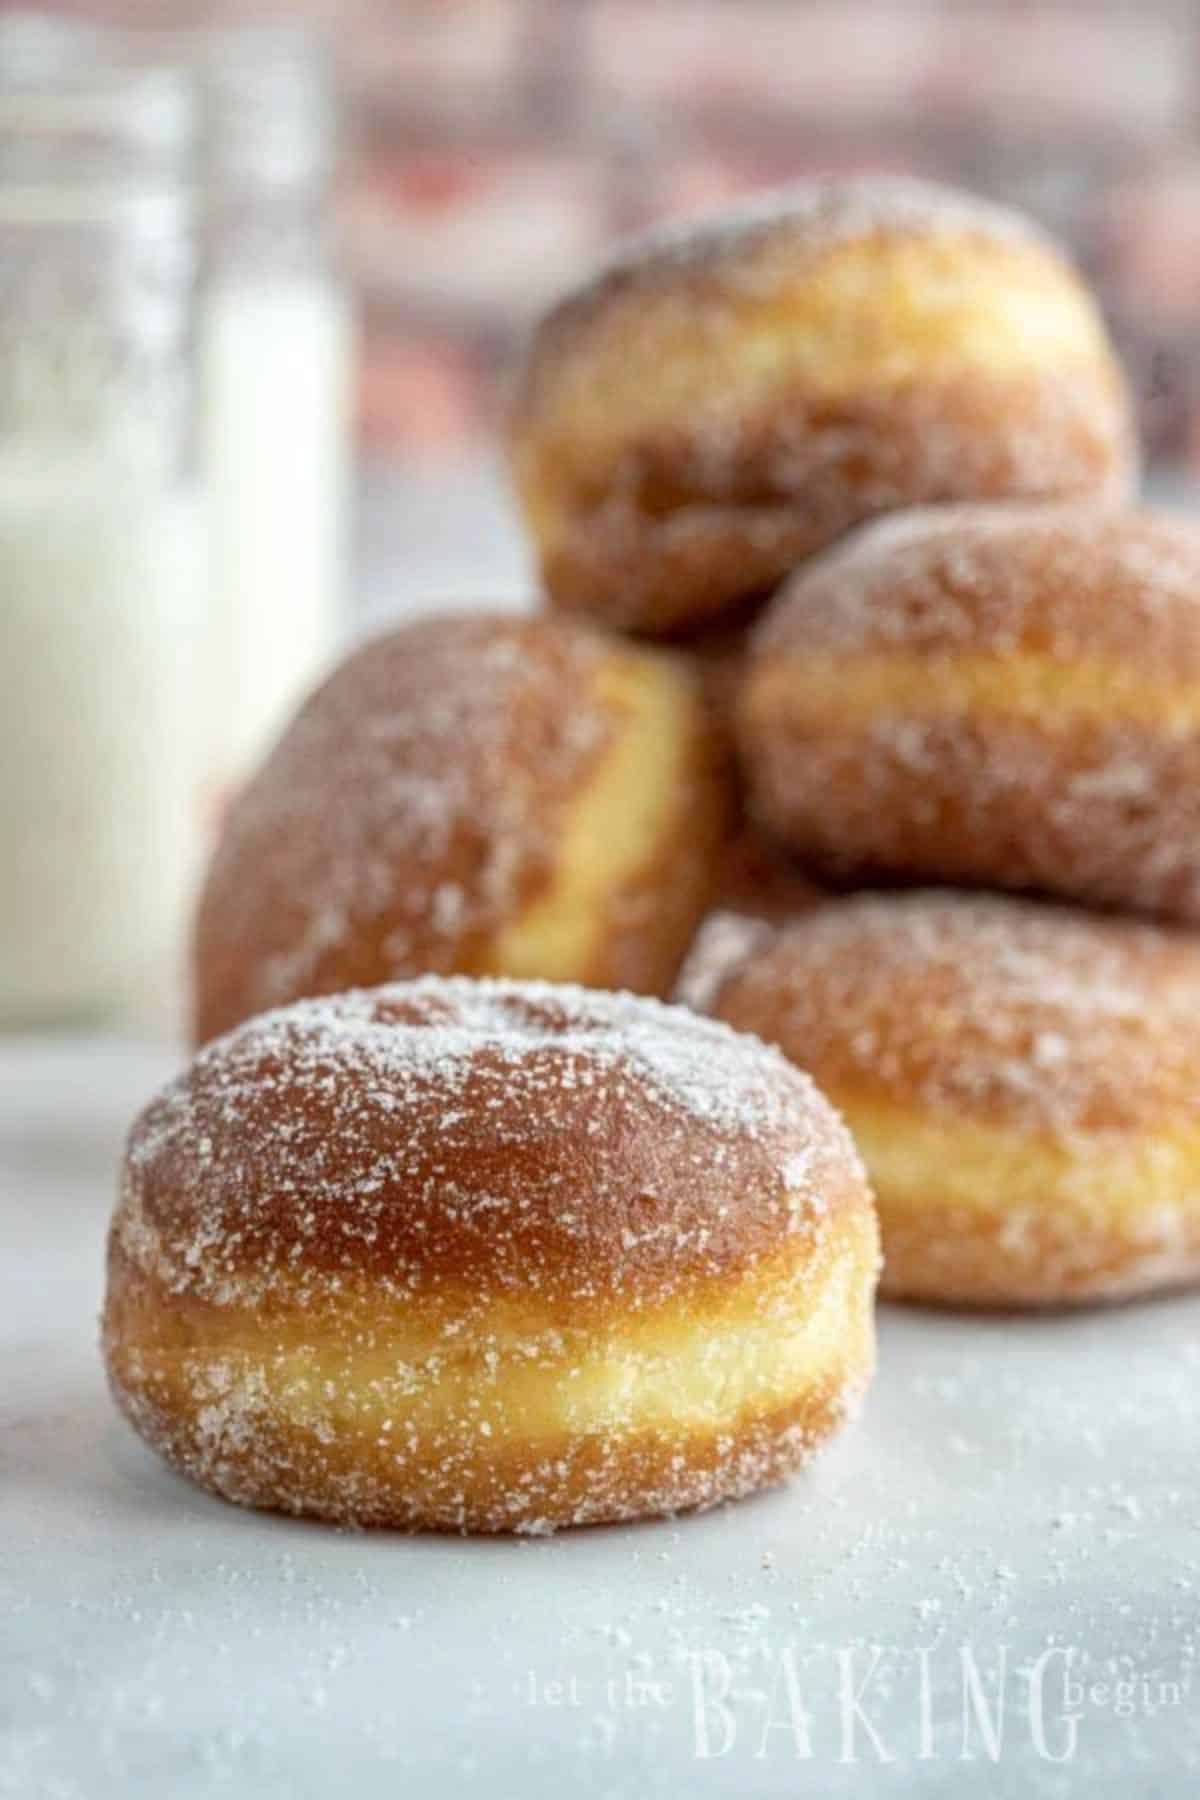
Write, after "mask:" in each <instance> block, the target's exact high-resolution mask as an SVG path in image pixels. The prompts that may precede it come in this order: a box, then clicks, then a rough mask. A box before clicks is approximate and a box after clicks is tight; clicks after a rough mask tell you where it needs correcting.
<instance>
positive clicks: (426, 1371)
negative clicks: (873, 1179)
mask: <svg viewBox="0 0 1200 1800" xmlns="http://www.w3.org/2000/svg"><path fill="white" fill-rule="evenodd" d="M877 1264H878V1247H877V1229H876V1225H875V1219H874V1210H873V1207H872V1204H871V1199H870V1193H869V1190H868V1188H867V1185H866V1181H865V1177H864V1175H863V1172H862V1168H861V1164H860V1163H859V1161H858V1159H857V1156H856V1155H855V1152H854V1149H853V1146H852V1144H851V1142H850V1139H849V1137H848V1135H847V1133H846V1132H845V1130H844V1128H843V1127H842V1125H841V1123H840V1121H839V1120H838V1119H837V1117H836V1115H835V1114H834V1113H833V1111H832V1109H831V1108H830V1107H829V1106H828V1105H827V1104H826V1102H825V1101H824V1100H823V1099H822V1098H821V1096H820V1095H819V1094H818V1093H817V1092H816V1090H815V1089H814V1088H813V1086H812V1084H811V1083H810V1082H808V1081H807V1079H806V1078H804V1077H802V1076H800V1075H799V1074H798V1072H797V1071H795V1070H794V1069H792V1068H791V1067H790V1066H789V1065H788V1064H787V1062H786V1061H785V1060H784V1059H783V1058H782V1057H781V1056H779V1055H778V1053H776V1052H774V1051H770V1050H767V1049H766V1048H765V1047H764V1046H763V1045H761V1044H759V1043H757V1042H756V1041H755V1040H753V1039H750V1038H746V1037H743V1036H740V1035H739V1034H736V1033H733V1032H730V1031H729V1030H728V1029H727V1028H726V1027H724V1026H721V1025H719V1024H717V1023H716V1022H714V1021H710V1020H702V1019H698V1018H695V1017H693V1016H692V1015H690V1014H689V1013H687V1012H685V1011H684V1010H682V1009H680V1008H668V1007H663V1006H660V1005H658V1004H657V1003H656V1002H653V1001H648V1000H638V999H635V998H634V997H632V996H629V995H611V994H602V993H595V992H587V991H585V990H582V989H577V988H568V987H554V986H550V985H547V984H540V983H515V982H490V981H489V982H472V981H469V980H465V979H463V978H454V979H449V980H446V979H441V978H437V977H429V978H427V979H425V980H423V981H420V982H414V983H411V984H408V985H398V986H394V987H390V988H383V989H377V990H373V991H371V992H357V993H351V994H344V995H339V996H336V997H334V998H332V999H327V1000H317V1001H303V1002H300V1003H299V1004H297V1005H296V1006H293V1007H290V1008H286V1009H283V1010H281V1011H279V1012H276V1013H272V1014H268V1015H265V1016H263V1017H260V1018H257V1019H253V1020H250V1021H248V1022H247V1023H246V1024H245V1025H243V1026H242V1027H240V1028H239V1029H238V1030H237V1031H235V1032H233V1033H231V1034H230V1035H229V1036H227V1037H225V1038H222V1039H219V1040H218V1041H217V1042H216V1043H214V1044H211V1045H210V1046H209V1047H208V1048H207V1049H206V1050H204V1051H202V1052H201V1053H200V1055H199V1056H198V1057H197V1059H196V1060H195V1062H194V1063H193V1064H192V1066H191V1068H190V1069H189V1070H188V1071H187V1072H186V1073H185V1074H184V1075H183V1076H181V1077H180V1078H179V1079H178V1080H177V1081H176V1082H174V1083H173V1084H172V1085H171V1086H170V1087H168V1088H167V1089H166V1090H164V1092H163V1093H162V1094H160V1095H159V1096H158V1098H157V1099H156V1100H154V1101H152V1102H151V1104H150V1106H149V1107H148V1108H147V1109H146V1111H145V1112H144V1113H143V1115H142V1117H141V1118H140V1119H139V1120H138V1122H137V1124H136V1125H135V1126H134V1128H133V1131H132V1133H131V1136H130V1141H129V1146H128V1151H127V1156H126V1162H125V1173H124V1180H123V1186H122V1193H121V1198H120V1202H119V1205H118V1208H117V1212H116V1215H115V1217H114V1221H113V1226H112V1231H111V1233H110V1241H109V1276H108V1291H107V1298H106V1304H105V1315H104V1326H103V1335H104V1347H105V1355H106V1359H107V1364H108V1369H109V1375H110V1379H111V1382H112V1385H113V1389H114V1393H115V1395H116V1397H117V1400H118V1404H119V1405H120V1406H121V1408H122V1410H123V1411H124V1412H125V1413H126V1415H127V1416H128V1417H129V1419H130V1420H131V1422H132V1423H133V1424H134V1426H135V1428H136V1429H137V1430H138V1431H139V1432H140V1433H141V1434H142V1435H143V1436H144V1437H145V1438H146V1439H147V1441H148V1442H150V1443H151V1444H152V1445H153V1446H154V1447H155V1448H156V1449H157V1450H158V1451H159V1452H160V1453H161V1454H162V1455H164V1456H165V1457H166V1458H167V1459H168V1460H169V1461H171V1462H172V1463H174V1464H175V1465H176V1466H177V1467H179V1468H180V1469H182V1470H183V1471H184V1472H185V1473H187V1474H189V1475H191V1476H192V1477H193V1478H194V1479H196V1480H197V1481H199V1482H201V1483H202V1484H203V1485H205V1486H208V1487H210V1488H212V1489H214V1490H215V1491H216V1492H218V1493H220V1494H222V1495H224V1496H225V1497H226V1498H229V1499H232V1500H236V1501H239V1502H241V1503H243V1504H247V1505H254V1506H263V1507H269V1508H279V1509H282V1510H286V1511H290V1512H297V1513H311V1514H314V1515H316V1516H320V1517H324V1518H330V1519H335V1520H338V1521H341V1522H344V1523H355V1524H391V1525H398V1526H403V1527H410V1528H411V1527H429V1528H432V1529H445V1530H464V1531H510V1530H524V1531H545V1530H551V1529H554V1528H555V1527H556V1526H559V1525H564V1524H572V1523H590V1522H595V1521H599V1520H605V1519H623V1518H634V1517H638V1516H641V1515H644V1514H653V1513H662V1512H671V1511H675V1510H678V1509H680V1508H684V1507H692V1506H699V1505H711V1504H714V1503H715V1502H717V1501H718V1500H721V1499H724V1498H728V1497H731V1496H733V1495H735V1494H740V1493H745V1492H749V1491H750V1490H751V1489H752V1488H755V1487H758V1486H760V1485H762V1484H763V1483H765V1482H769V1481H773V1480H777V1479H779V1478H780V1477H781V1476H782V1475H783V1474H785V1473H786V1472H787V1471H788V1470H789V1469H791V1468H794V1467H796V1466H798V1464H800V1463H801V1462H803V1461H804V1460H805V1459H806V1458H807V1456H808V1455H810V1454H811V1453H812V1451H813V1450H814V1449H815V1448H816V1447H817V1446H818V1444H819V1443H820V1442H821V1441H823V1439H824V1438H825V1436H827V1435H828V1433H829V1432H830V1431H831V1430H832V1429H833V1428H834V1427H835V1425H836V1424H837V1423H838V1422H840V1420H841V1419H842V1418H843V1417H844V1416H845V1415H846V1414H847V1412H849V1411H851V1410H852V1409H853V1407H854V1405H855V1403H856V1401H857V1399H858V1396H859V1394H860V1393H861V1391H862V1389H863V1387H864V1386H865V1383H866V1381H867V1379H868V1377H869V1375H870V1372H871V1368H872V1366H873V1334H872V1322H871V1297H872V1293H873V1289H874V1284H875V1277H876V1273H877Z"/></svg>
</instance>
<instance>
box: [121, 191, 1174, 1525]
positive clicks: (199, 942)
mask: <svg viewBox="0 0 1200 1800" xmlns="http://www.w3.org/2000/svg"><path fill="white" fill-rule="evenodd" d="M511 448H512V460H513V469H514V476H515V484H516V489H517V493H518V496H519V501H520V505H521V508H522V511H523V514H524V518H525V521H526V524H527V526H528V529H529V532H530V535H531V538H532V540H533V543H534V546H535V549H536V553H537V556H538V559H539V562H540V566H541V572H542V578H543V585H544V589H545V595H546V605H545V607H544V608H543V610H542V611H541V613H540V614H538V615H537V616H532V617H526V618H511V617H504V616H499V615H496V614H490V613H487V612H482V611H481V612H479V613H475V614H469V615H463V616H453V617H446V616H440V617H436V618H430V619H425V620H422V621H419V622H418V623H416V624H412V625H409V626H407V627H405V628H403V629H401V630H398V631H395V632H393V633H391V634H390V635H388V636H386V637H384V638H381V639H378V640H376V641H375V642H373V643H369V644H367V645H365V646H363V647H362V648H360V649H359V650H357V651H356V652H355V653H354V654H353V655H352V656H350V657H349V659H348V660H347V661H346V662H344V663H343V664H342V665H341V667H340V668H338V669H337V670H335V671H334V673H333V674H332V675H331V676H330V677H329V679H328V680H327V681H326V683H325V685H324V686H323V687H322V688H320V689H319V690H318V691H317V692H316V693H315V694H314V695H313V697H312V698H311V699H310V700H309V701H308V703H307V704H306V705H305V707H304V708H303V709H302V710H301V712H300V714H299V715H298V717H297V718H296V719H295V721H294V722H293V723H292V725H291V726H290V727H289V729H288V730H287V731H286V732H285V734H284V735H283V737H282V739H281V740H280V742H279V743H278V745H277V746H276V748H275V749H274V751H273V752H272V754H271V755H270V756H269V757H268V759H267V761H266V762H265V764H264V765H263V767H262V768H261V769H260V770H259V772H258V773H257V774H256V775H255V776H254V777H253V778H252V780H251V781H250V782H249V784H248V785H247V787H246V788H245V789H244V791H243V792H242V793H241V794H240V796H239V797H238V798H237V800H236V801H235V803H234V805H233V806H232V808H231V810H230V813H229V815H228V817H227V819H226V821H225V824H224V828H223V831H222V835H221V839H220V842H219V844H218V846H217V848H216V852H215V855H214V858H213V861H212V865H211V868H210V870H209V873H208V877H207V880H206V883H205V886H204V890H203V894H202V897H201V901H200V905H199V909H198V917H197V924H196V932H195V943H194V962H193V999H194V1009H193V1020H194V1030H195V1036H196V1040H197V1043H198V1045H199V1049H198V1053H197V1055H196V1057H195V1060H194V1061H193V1062H192V1064H191V1066H190V1067H189V1068H188V1069H187V1070H185V1071H184V1072H183V1073H182V1074H181V1075H180V1076H179V1077H178V1078H177V1080H176V1081H175V1082H173V1083H172V1084H171V1085H170V1086H169V1087H168V1088H167V1089H165V1090H164V1091H163V1092H162V1093H161V1094H160V1095H159V1096H158V1097H157V1098H156V1099H154V1100H153V1101H152V1102H151V1103H150V1105H149V1106H148V1107H147V1108H146V1110H145V1112H144V1113H143V1114H142V1116H141V1118H140V1119H139V1120H138V1121H137V1123H136V1124H135V1126H134V1128H133V1131H132V1133H131V1136H130V1140H129V1145H128V1150H127V1155H126V1161H125V1170H124V1180H123V1186H122V1192H121V1196H120V1200H119V1203H118V1207H117V1211H116V1215H115V1218H114V1221H113V1226H112V1231H111V1234H110V1243H109V1280H108V1293H107V1300H106V1306H105V1315H104V1346H105V1354H106V1359H107V1363H108V1368H109V1374H110V1379H111V1382H112V1386H113V1390H114V1393H115V1395H116V1398H117V1401H118V1403H119V1405H120V1406H121V1407H122V1409H123V1410H124V1411H125V1413H126V1414H127V1416H128V1417H129V1419H130V1420H131V1421H132V1423H133V1424H134V1426H135V1427H136V1429H137V1430H138V1431H139V1432H141V1434H142V1435H143V1436H144V1437H145V1438H146V1439H147V1440H148V1441H149V1442H150V1443H151V1444H152V1445H154V1446H155V1448H157V1449H158V1450H159V1451H160V1452H161V1453H162V1454H163V1455H164V1456H165V1457H166V1458H167V1459H168V1460H169V1461H171V1462H172V1463H173V1464H175V1465H176V1466H177V1467H178V1468H180V1469H181V1470H183V1471H184V1472H186V1473H187V1474H189V1475H191V1476H192V1477H193V1478H195V1479H196V1480H198V1481H200V1482H202V1483H203V1484H204V1485H206V1486H208V1487H209V1488H211V1489H213V1490H214V1491H215V1492H217V1493H219V1494H221V1495H223V1496H224V1497H226V1498H228V1499H231V1500H234V1501H238V1502H240V1503H243V1504H247V1505H253V1506H261V1507H268V1508H271V1507H273V1508H279V1509H284V1510H287V1511H290V1512H294V1513H307V1514H312V1515H314V1516H318V1517H323V1518H328V1519H332V1520H335V1521H339V1522H342V1523H353V1524H385V1525H396V1526H401V1527H405V1528H428V1529H439V1530H458V1531H549V1530H553V1529H555V1528H557V1527H559V1526H562V1525H568V1524H583V1523H590V1522H600V1521H606V1520H622V1519H630V1518H636V1517H639V1516H644V1515H649V1514H659V1513H668V1512H674V1511H677V1510H679V1509H681V1508H690V1507H697V1506H706V1505H712V1504H714V1503H716V1502H717V1501H720V1500H722V1499H725V1498H729V1497H732V1496H735V1495H739V1494H744V1493H747V1492H749V1491H751V1490H752V1489H754V1488H756V1487H759V1486H761V1485H763V1484H764V1483H767V1482H770V1481H774V1480H777V1479H779V1478H780V1477H781V1476H783V1475H784V1474H786V1473H787V1472H788V1471H790V1470H792V1469H794V1468H796V1467H798V1466H799V1465H800V1464H802V1463H803V1462H805V1461H806V1460H807V1459H808V1457H809V1456H810V1455H811V1454H812V1453H813V1451H814V1450H815V1449H816V1448H817V1447H818V1446H819V1445H820V1444H822V1443H823V1442H824V1441H825V1439H826V1438H827V1437H828V1436H829V1435H830V1434H831V1433H832V1432H833V1431H834V1430H835V1429H836V1427H837V1426H838V1425H839V1424H840V1423H841V1421H842V1420H844V1419H845V1418H846V1417H847V1416H848V1415H849V1414H850V1413H851V1412H853V1410H854V1408H855V1406H856V1405H857V1402H858V1399H859V1396H860V1395H861V1393H862V1391H863V1389H864V1387H865V1385H866V1382H867V1381H868V1379H869V1377H870V1374H871V1370H872V1367H873V1360H874V1337H873V1322H872V1300H873V1296H874V1291H875V1287H876V1281H877V1277H878V1270H879V1255H878V1235H879V1231H880V1229H881V1230H882V1239H883V1250H884V1256H885V1264H884V1275H883V1280H882V1286H883V1291H885V1292H887V1293H890V1294H893V1295H897V1296H903V1297H908V1298H912V1299H919V1300H923V1301H932V1302H939V1303H942V1304H958V1305H978V1306H1013V1305H1059V1304H1063V1303H1066V1302H1078V1301H1085V1300H1092V1299H1097V1298H1101V1297H1116V1296H1122V1295H1130V1294H1135V1293H1143V1292H1148V1291H1151V1290H1155V1289H1159V1288H1164V1287H1168V1286H1171V1285H1175V1284H1178V1283H1180V1282H1183V1281H1187V1280H1192V1279H1195V1278H1196V1277H1197V1276H1200V1198H1198V1197H1197V1196H1200V936H1196V935H1193V933H1192V932H1191V931H1189V929H1188V927H1189V925H1192V926H1194V925H1197V924H1200V797H1198V796H1200V531H1198V530H1196V529H1194V528H1192V527H1190V526H1188V525H1187V524H1186V523H1184V522H1182V521H1180V520H1177V519H1171V518H1167V517H1161V516H1155V515H1152V514H1148V513H1146V512H1144V511H1141V510H1137V509H1136V508H1135V507H1134V505H1133V503H1132V492H1133V488H1134V483H1135V478H1136V469H1137V454H1136V442H1135V433H1134V428H1133V423H1132V417H1131V410H1130V402H1129V397H1128V393H1127V389H1126V386H1125V383H1124V381H1123V378H1122V375H1121V372H1120V369H1119V366H1118V364H1117V362H1116V359H1115V357H1114V354H1113V351H1112V349H1111V347H1110V345H1109V342H1108V340H1107V337H1106V334H1105V330H1104V327H1103V324H1102V322H1101V320H1100V318H1099V316H1098V314H1097V311H1096V309H1095V306H1094V304H1093V302H1092V300H1091V299H1090V297H1089V295H1088V293H1087V291H1086V289H1085V287H1084V286H1083V285H1082V283H1081V281H1080V280H1079V278H1078V276H1077V275H1076V274H1075V272H1074V271H1073V269H1072V268H1071V267H1070V265H1069V264H1068V263H1067V262H1066V261H1065V260H1064V258H1063V257H1062V256H1061V255H1060V254H1059V252H1058V251H1057V250H1056V249H1055V247H1054V246H1053V245H1052V244H1050V243H1049V242H1047V241H1046V240H1045V239H1044V238H1043V237H1042V236H1041V235H1040V233H1039V232H1038V231H1037V230H1036V229H1035V228H1034V227H1033V226H1032V225H1031V224H1029V223H1027V222H1026V221H1024V220H1022V219H1020V218H1018V217H1015V216H1014V215H1012V214H1010V213H1008V212H1005V211H1003V210H1001V209H1000V208H997V207H993V206H990V205H985V204H983V203H981V202H977V201H975V200H973V199H970V198H968V197H966V196H962V195H957V194H954V193H950V192H946V191H942V190H939V189H935V188H932V187H928V186H924V185H922V184H919V183H913V182H899V181H884V180H880V181H853V182H825V183H815V184H811V185H808V186H805V187H802V188H798V189H793V190H789V191H786V192H784V193H783V194H781V195H778V196H772V197H770V198H769V199H767V200H766V201H764V202H758V203H756V204H754V205H751V206H749V207H745V208H742V209H741V210H738V211H734V212H732V213H730V214H728V215H726V216H724V217H721V218H718V219H715V220H713V221H709V222H704V223H701V224H700V225H698V226H694V227H690V228H687V229H683V230H676V231H672V232H668V233H660V234H658V235H656V236H653V237H650V238H648V239H645V240H643V241H642V242H640V243H639V244H638V245H636V246H635V247H634V248H633V249H632V250H631V251H630V252H629V253H628V254H627V255H626V256H624V257H623V258H622V259H621V260H620V261H619V262H617V263H616V264H614V265H613V266H612V267H610V268H609V269H608V270H607V271H606V272H605V273H604V274H603V275H601V276H600V277H599V278H598V279H596V280H594V281H592V282H591V283H590V284H589V285H588V286H587V287H585V288H583V289H581V290H580V291H579V292H578V293H576V294H573V295H571V296H569V297H568V298H567V299H566V300H564V301H563V302H562V303H561V304H560V305H559V306H558V307H556V308H555V309H554V310H553V311H552V312H551V313H550V314H549V316H548V317H547V318H546V319H545V320H544V321H543V322H542V324H541V325H540V327H539V328H538V330H537V331H536V333H535V334H534V338H533V341H532V344H531V348H530V352H529V355H528V358H527V361H526V363H525V365H524V368H523V370H522V371H521V374H520V378H519V381H518V385H517V391H516V398H515V405H514V411H513V427H512V439H511ZM871 886H873V887H874V888H876V889H877V890H879V891H874V892H866V891H862V890H863V889H865V888H867V887H871ZM847 888H851V889H857V890H859V891H856V892H845V891H844V890H845V889H847ZM835 889H839V890H843V891H840V892H838V891H834V890H835ZM956 889H957V891H956ZM968 890H974V891H968ZM980 890H991V891H990V892H988V891H980ZM1085 908H1091V909H1095V910H1085ZM1101 909H1103V910H1101ZM1122 915H1128V916H1122ZM1133 915H1137V916H1133ZM1151 915H1152V916H1153V918H1151ZM671 998H674V1000H675V1001H676V1004H673V1005H671V1004H668V1005H664V1004H663V1001H664V1000H668V999H671ZM706 1015H713V1016H706ZM814 1084H815V1085H814ZM831 1103H832V1104H831ZM835 1109H836V1110H835ZM839 1114H840V1115H841V1116H840V1117H839ZM843 1120H844V1121H845V1123H843ZM847 1126H848V1127H849V1130H847V1128H846V1127H847ZM860 1155H861V1159H862V1160H861V1161H860ZM864 1164H865V1168H864ZM868 1180H869V1183H870V1185H868ZM872 1188H873V1189H874V1195H875V1200H876V1201H877V1208H878V1210H877V1211H876V1207H875V1205H873V1203H872V1193H871V1189H872ZM877 1220H878V1223H877Z"/></svg>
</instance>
